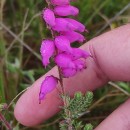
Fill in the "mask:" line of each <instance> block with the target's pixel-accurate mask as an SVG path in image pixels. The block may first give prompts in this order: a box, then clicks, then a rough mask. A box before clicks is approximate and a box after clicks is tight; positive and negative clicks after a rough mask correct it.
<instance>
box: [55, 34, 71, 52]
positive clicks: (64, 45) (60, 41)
mask: <svg viewBox="0 0 130 130" xmlns="http://www.w3.org/2000/svg"><path fill="white" fill-rule="evenodd" d="M55 46H56V47H57V48H58V50H59V51H63V52H68V53H71V52H72V48H71V46H70V41H69V40H68V39H67V38H66V37H64V36H57V37H56V38H55Z"/></svg>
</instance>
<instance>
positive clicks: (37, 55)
mask: <svg viewBox="0 0 130 130" xmlns="http://www.w3.org/2000/svg"><path fill="white" fill-rule="evenodd" d="M0 25H1V26H2V27H3V28H4V29H5V30H6V31H7V32H8V33H10V34H11V35H12V36H13V37H14V38H15V39H17V40H18V41H19V43H20V44H21V45H23V46H24V47H26V48H27V49H28V50H29V51H30V52H31V53H32V54H33V55H35V56H36V57H37V58H38V59H39V60H41V57H40V55H39V54H37V53H36V52H35V51H34V50H33V49H32V48H30V47H29V46H28V45H27V44H26V43H25V42H23V41H22V40H21V39H20V38H19V37H18V36H17V35H16V34H15V33H13V32H12V31H11V30H10V29H9V28H8V27H7V26H6V25H4V24H3V23H2V22H1V21H0Z"/></svg>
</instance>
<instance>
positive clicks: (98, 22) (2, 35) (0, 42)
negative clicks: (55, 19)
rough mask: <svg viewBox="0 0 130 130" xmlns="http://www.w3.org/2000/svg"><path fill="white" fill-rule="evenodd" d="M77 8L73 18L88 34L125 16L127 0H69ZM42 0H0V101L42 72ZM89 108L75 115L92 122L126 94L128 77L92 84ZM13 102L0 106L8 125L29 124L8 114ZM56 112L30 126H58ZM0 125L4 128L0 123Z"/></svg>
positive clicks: (129, 12) (19, 129)
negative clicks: (96, 86)
mask: <svg viewBox="0 0 130 130" xmlns="http://www.w3.org/2000/svg"><path fill="white" fill-rule="evenodd" d="M72 4H74V5H75V6H77V7H78V8H80V15H79V16H78V17H77V19H79V21H81V22H82V23H84V24H85V25H86V26H87V28H88V30H89V33H88V34H85V35H86V37H87V39H88V40H89V39H91V38H93V37H95V36H97V35H100V34H102V33H103V32H106V31H108V30H111V29H114V28H116V27H118V26H121V25H123V24H127V23H128V22H130V2H129V0H104V1H102V0H97V1H95V0H77V1H76V2H73V3H72ZM45 6H46V5H45V2H44V1H43V0H39V1H37V0H30V1H27V0H0V104H1V105H2V103H7V104H9V103H10V102H11V101H12V100H13V99H14V98H15V97H16V95H18V94H19V93H20V92H21V91H23V90H24V89H26V88H27V87H29V86H30V85H31V84H33V82H34V81H35V80H36V79H38V78H39V77H40V76H41V75H43V74H45V73H46V72H47V71H48V70H49V69H50V68H51V67H53V63H52V64H51V65H50V67H49V68H47V69H46V70H45V69H44V68H43V66H42V63H41V60H40V58H39V57H40V53H39V48H40V44H41V40H42V39H44V38H45V37H51V36H50V33H49V31H48V30H47V29H46V27H45V24H44V22H43V21H42V19H41V16H40V15H41V11H42V9H43V8H44V7H45ZM94 93H95V94H94V95H95V98H94V99H95V101H94V103H93V105H92V107H91V108H90V110H91V112H90V113H88V114H87V115H84V116H83V117H81V119H82V120H83V121H85V122H88V123H89V122H92V124H94V125H95V126H96V125H97V124H98V123H100V122H101V121H102V120H103V119H104V118H106V116H107V115H109V114H110V113H111V112H112V111H113V110H114V109H115V108H116V107H117V106H118V105H119V104H121V103H122V102H123V101H124V100H126V99H127V98H128V96H129V95H130V94H129V93H130V83H129V82H117V83H111V82H110V83H109V84H108V85H106V87H105V88H102V89H99V90H96V91H95V92H94ZM14 105H15V102H12V104H11V107H10V108H9V109H8V110H6V109H5V110H3V109H4V108H3V109H2V110H1V108H0V110H1V113H2V114H5V113H6V115H5V118H6V119H7V121H8V122H9V123H11V125H12V126H13V130H33V128H28V127H24V126H22V125H20V124H19V123H18V122H17V121H16V120H15V118H14V116H13V108H14ZM58 121H59V116H58V115H57V116H55V117H53V118H52V119H50V120H49V121H47V122H46V123H45V124H43V125H41V126H38V127H36V128H34V130H41V129H43V128H45V129H46V130H58ZM0 129H1V130H4V129H6V128H5V127H4V123H2V122H1V123H0Z"/></svg>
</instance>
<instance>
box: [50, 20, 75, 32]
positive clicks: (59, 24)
mask: <svg viewBox="0 0 130 130" xmlns="http://www.w3.org/2000/svg"><path fill="white" fill-rule="evenodd" d="M52 29H53V30H54V31H57V32H61V31H71V30H76V29H77V27H75V25H73V24H72V23H70V22H69V21H67V20H66V18H56V25H55V26H53V27H52Z"/></svg>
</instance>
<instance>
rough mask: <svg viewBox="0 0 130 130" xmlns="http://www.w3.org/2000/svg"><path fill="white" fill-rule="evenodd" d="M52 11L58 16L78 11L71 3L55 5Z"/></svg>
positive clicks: (74, 14)
mask: <svg viewBox="0 0 130 130" xmlns="http://www.w3.org/2000/svg"><path fill="white" fill-rule="evenodd" d="M54 13H55V14H56V15H59V16H68V15H73V16H76V15H78V13H79V9H78V8H76V7H74V6H71V5H64V6H56V7H55V8H54Z"/></svg>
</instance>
